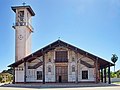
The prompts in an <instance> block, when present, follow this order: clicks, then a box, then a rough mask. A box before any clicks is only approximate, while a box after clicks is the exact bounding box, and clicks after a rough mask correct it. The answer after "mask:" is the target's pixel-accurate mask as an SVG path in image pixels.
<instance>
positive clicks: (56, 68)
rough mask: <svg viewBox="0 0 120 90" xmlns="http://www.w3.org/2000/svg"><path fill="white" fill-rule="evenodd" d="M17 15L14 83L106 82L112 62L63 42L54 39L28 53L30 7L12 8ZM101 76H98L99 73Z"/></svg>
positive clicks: (32, 14) (29, 50) (31, 11)
mask: <svg viewBox="0 0 120 90" xmlns="http://www.w3.org/2000/svg"><path fill="white" fill-rule="evenodd" d="M12 10H13V11H14V12H15V13H16V21H15V25H14V26H13V28H14V29H15V32H16V33H15V36H16V37H15V40H16V43H15V45H16V46H15V50H16V51H15V63H13V64H11V65H9V67H12V68H13V69H14V83H79V82H93V83H99V82H105V83H106V81H107V77H106V68H108V83H110V66H113V64H112V63H110V62H108V61H106V60H104V59H102V58H100V57H98V56H95V55H93V54H91V53H89V52H86V51H84V50H81V49H80V48H77V47H75V46H73V45H71V44H68V43H66V42H64V41H62V40H57V41H55V42H53V43H51V44H49V45H47V46H45V47H43V48H41V49H40V50H38V51H36V52H34V53H31V34H32V31H33V28H32V26H31V17H32V16H34V15H35V13H34V11H33V10H32V8H31V7H30V6H14V7H12ZM100 73H101V74H100Z"/></svg>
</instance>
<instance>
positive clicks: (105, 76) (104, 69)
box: [104, 68, 106, 83]
mask: <svg viewBox="0 0 120 90" xmlns="http://www.w3.org/2000/svg"><path fill="white" fill-rule="evenodd" d="M104 83H106V68H104Z"/></svg>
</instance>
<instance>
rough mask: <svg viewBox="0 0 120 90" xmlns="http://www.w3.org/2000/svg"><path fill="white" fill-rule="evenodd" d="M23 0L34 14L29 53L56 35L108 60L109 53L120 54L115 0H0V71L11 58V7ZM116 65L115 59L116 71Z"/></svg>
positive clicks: (119, 22)
mask: <svg viewBox="0 0 120 90" xmlns="http://www.w3.org/2000/svg"><path fill="white" fill-rule="evenodd" d="M23 2H26V3H27V4H26V5H30V6H31V7H32V8H33V10H34V12H35V13H36V15H35V16H34V17H33V18H32V26H33V27H34V33H33V34H32V52H34V51H36V50H38V49H40V48H41V47H44V46H45V45H47V44H49V43H51V42H53V41H56V40H57V39H58V37H60V39H61V40H63V41H66V42H67V43H70V44H72V45H75V46H77V47H79V48H81V49H83V50H86V51H88V52H90V53H92V54H95V55H97V56H99V57H102V58H104V59H107V60H108V61H110V59H111V57H112V54H113V53H115V54H117V55H118V57H120V40H119V39H120V1H119V0H0V10H1V12H0V60H1V63H0V71H2V70H3V69H7V66H8V65H9V64H11V63H13V62H14V61H15V59H14V57H15V30H14V29H13V28H12V25H13V23H14V22H15V13H14V12H13V11H12V10H11V6H16V5H22V3H23ZM119 64H120V60H119V59H118V61H117V63H116V70H118V69H120V65H119ZM112 70H113V68H112Z"/></svg>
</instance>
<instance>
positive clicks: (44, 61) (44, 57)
mask: <svg viewBox="0 0 120 90" xmlns="http://www.w3.org/2000/svg"><path fill="white" fill-rule="evenodd" d="M43 84H45V56H44V54H43Z"/></svg>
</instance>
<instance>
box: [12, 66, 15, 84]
mask: <svg viewBox="0 0 120 90" xmlns="http://www.w3.org/2000/svg"><path fill="white" fill-rule="evenodd" d="M12 69H13V84H15V67H13V68H12Z"/></svg>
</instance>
